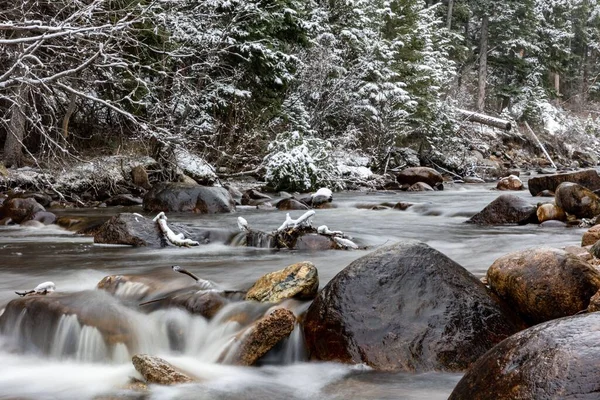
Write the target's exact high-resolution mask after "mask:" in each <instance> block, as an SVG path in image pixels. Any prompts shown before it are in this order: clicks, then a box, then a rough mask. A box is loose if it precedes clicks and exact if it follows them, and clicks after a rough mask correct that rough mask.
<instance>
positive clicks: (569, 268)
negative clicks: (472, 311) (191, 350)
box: [487, 247, 600, 325]
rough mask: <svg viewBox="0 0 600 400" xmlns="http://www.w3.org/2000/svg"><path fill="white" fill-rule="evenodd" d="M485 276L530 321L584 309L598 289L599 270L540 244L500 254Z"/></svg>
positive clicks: (564, 315) (535, 322) (540, 320)
mask: <svg viewBox="0 0 600 400" xmlns="http://www.w3.org/2000/svg"><path fill="white" fill-rule="evenodd" d="M487 278H488V283H489V286H490V288H491V289H492V291H494V292H495V293H496V294H498V296H500V297H501V298H502V299H503V300H505V301H506V303H508V304H509V305H510V306H511V308H512V309H513V310H515V311H516V312H517V313H518V314H520V315H521V317H522V318H523V319H524V320H525V321H526V322H528V323H529V324H532V325H533V324H538V323H540V322H544V321H548V320H551V319H556V318H561V317H566V316H569V315H574V314H576V313H578V312H579V311H581V310H585V309H586V308H587V306H588V304H589V301H590V297H592V296H593V295H594V293H596V292H597V291H598V289H600V272H598V271H597V270H596V269H595V268H593V267H592V266H591V265H590V264H588V263H587V262H585V261H583V260H581V259H580V258H579V257H577V256H575V255H573V254H570V253H567V252H566V251H564V250H559V249H553V248H544V247H542V248H536V249H528V250H524V251H518V252H514V253H510V254H507V255H505V256H503V257H500V258H499V259H497V260H496V261H495V262H494V263H493V264H492V266H491V267H490V268H489V269H488V271H487Z"/></svg>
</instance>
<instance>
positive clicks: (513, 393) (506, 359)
mask: <svg viewBox="0 0 600 400" xmlns="http://www.w3.org/2000/svg"><path fill="white" fill-rule="evenodd" d="M598 326H600V314H599V313H592V314H586V315H580V316H576V317H569V318H562V319H559V320H555V321H550V322H546V323H543V324H540V325H536V326H534V327H533V328H529V329H527V330H524V331H522V332H519V333H517V334H516V335H514V336H511V337H509V338H508V339H506V340H505V341H503V342H502V343H500V344H499V345H497V346H496V347H494V348H493V349H492V350H490V351H489V352H488V353H487V354H486V355H485V356H483V357H481V358H480V359H479V360H478V361H477V362H476V363H475V364H474V365H473V366H472V367H471V369H470V370H469V371H468V372H467V373H466V374H465V376H464V377H463V378H462V379H461V380H460V382H459V383H458V385H456V388H455V389H454V391H453V392H452V394H451V395H450V398H449V400H467V399H469V400H488V399H496V400H513V399H596V398H598V393H599V392H600V381H599V380H598V376H599V375H600V361H599V360H600V346H598V343H599V342H600V330H598Z"/></svg>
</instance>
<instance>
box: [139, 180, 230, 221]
mask: <svg viewBox="0 0 600 400" xmlns="http://www.w3.org/2000/svg"><path fill="white" fill-rule="evenodd" d="M144 210H146V211H153V212H159V211H164V212H168V211H175V212H194V213H199V214H216V213H230V212H233V211H235V204H234V202H233V199H232V198H231V195H230V194H229V192H228V191H227V189H224V188H222V187H214V186H200V185H191V184H185V183H160V184H156V185H154V187H153V188H152V189H151V190H150V191H149V192H148V193H147V194H146V196H144Z"/></svg>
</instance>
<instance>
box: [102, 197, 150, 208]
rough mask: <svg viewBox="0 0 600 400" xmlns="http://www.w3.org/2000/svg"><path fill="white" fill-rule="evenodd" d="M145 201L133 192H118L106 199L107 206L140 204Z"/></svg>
mask: <svg viewBox="0 0 600 400" xmlns="http://www.w3.org/2000/svg"><path fill="white" fill-rule="evenodd" d="M143 202H144V201H143V200H142V199H140V198H139V197H134V196H133V195H131V194H118V195H116V196H113V197H111V198H110V199H107V200H106V201H105V203H106V205H107V206H139V205H142V203H143Z"/></svg>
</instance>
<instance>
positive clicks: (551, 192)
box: [535, 190, 554, 197]
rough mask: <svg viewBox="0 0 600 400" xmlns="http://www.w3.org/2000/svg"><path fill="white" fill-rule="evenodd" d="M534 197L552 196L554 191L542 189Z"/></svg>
mask: <svg viewBox="0 0 600 400" xmlns="http://www.w3.org/2000/svg"><path fill="white" fill-rule="evenodd" d="M535 197H554V192H553V191H551V190H542V191H541V192H539V193H538V194H536V195H535Z"/></svg>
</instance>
